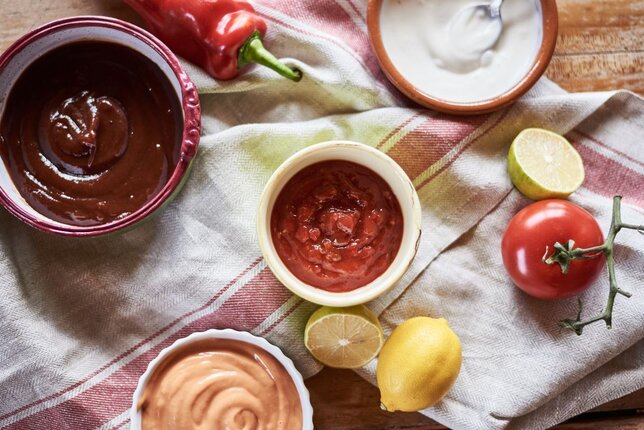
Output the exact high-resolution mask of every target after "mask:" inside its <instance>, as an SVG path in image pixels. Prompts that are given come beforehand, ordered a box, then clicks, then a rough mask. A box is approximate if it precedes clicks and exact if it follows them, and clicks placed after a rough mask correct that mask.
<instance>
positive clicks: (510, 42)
mask: <svg viewBox="0 0 644 430" xmlns="http://www.w3.org/2000/svg"><path fill="white" fill-rule="evenodd" d="M480 3H481V0H383V2H382V8H381V12H380V32H381V35H382V41H383V44H384V47H385V50H386V51H387V55H388V56H389V58H390V59H391V62H392V63H393V65H394V66H395V67H396V69H397V70H398V72H399V73H400V74H401V75H403V77H404V78H405V79H406V80H407V81H409V83H411V84H412V85H413V86H414V87H416V88H417V89H419V90H420V91H422V92H424V93H425V94H427V95H428V96H431V97H434V98H438V99H442V100H445V101H450V102H455V103H472V102H478V101H482V100H487V99H490V98H493V97H496V96H498V95H500V94H502V93H504V92H506V91H508V90H509V89H511V88H512V87H514V86H515V85H516V84H517V83H518V82H519V81H520V80H521V79H522V78H523V77H524V76H525V74H526V73H527V72H528V70H529V69H530V67H531V66H532V63H533V62H534V59H535V57H536V54H537V52H538V50H539V46H540V45H541V40H542V37H543V30H542V25H541V22H542V18H541V5H540V3H539V1H538V0H505V1H504V2H503V6H502V7H501V16H502V18H503V30H502V31H501V36H500V37H499V40H498V41H497V43H496V44H495V45H494V46H493V47H492V48H491V49H489V50H487V51H484V52H480V51H479V52H477V45H478V44H480V43H479V42H480V39H482V37H483V36H482V33H481V32H484V31H487V29H486V24H487V22H486V21H485V20H486V19H487V18H485V17H482V16H479V15H478V14H474V15H473V16H472V17H471V18H472V19H468V20H466V21H463V20H462V19H461V18H462V16H463V15H462V14H461V15H460V17H459V12H460V11H461V10H462V9H463V8H466V7H468V6H472V5H476V4H480ZM455 20H456V21H458V22H456V21H455ZM455 25H458V26H459V28H462V31H461V30H459V31H457V32H454V31H453V26H455ZM450 30H452V31H450ZM450 33H451V34H455V33H456V34H458V33H462V36H461V37H459V39H458V40H453V37H450Z"/></svg>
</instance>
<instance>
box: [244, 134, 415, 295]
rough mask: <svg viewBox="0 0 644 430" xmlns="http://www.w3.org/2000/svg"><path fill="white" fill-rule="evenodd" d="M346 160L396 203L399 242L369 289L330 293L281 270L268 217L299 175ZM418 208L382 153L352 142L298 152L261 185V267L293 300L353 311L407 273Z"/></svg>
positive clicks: (403, 175)
mask: <svg viewBox="0 0 644 430" xmlns="http://www.w3.org/2000/svg"><path fill="white" fill-rule="evenodd" d="M327 160H345V161H351V162H354V163H357V164H361V165H363V166H365V167H367V168H369V169H371V170H373V171H374V172H375V173H377V174H378V175H379V176H380V177H382V178H383V179H384V180H385V182H387V183H388V184H389V186H390V187H391V189H392V191H393V192H394V194H395V195H396V197H397V198H398V202H399V203H400V208H401V209H402V215H403V222H404V227H403V237H402V243H401V244H400V249H399V250H398V254H397V255H396V258H395V259H394V261H393V262H392V263H391V265H390V266H389V268H388V269H387V270H386V271H385V272H384V273H383V274H382V275H380V276H379V277H377V278H376V279H374V280H373V281H372V282H370V283H369V284H367V285H365V286H363V287H360V288H357V289H355V290H353V291H348V292H343V293H333V292H329V291H325V290H323V289H320V288H316V287H314V286H312V285H309V284H307V283H305V282H302V281H301V280H300V279H298V278H297V277H296V276H295V275H293V273H291V271H290V270H288V268H287V267H286V266H285V265H284V263H283V262H282V259H281V258H280V257H279V255H278V254H277V251H276V250H275V245H274V244H273V239H272V235H271V213H272V212H273V205H274V204H275V200H276V199H277V196H278V195H279V193H280V191H281V190H282V188H283V187H284V186H285V185H286V183H287V182H288V181H289V180H290V179H291V178H292V177H293V176H294V175H295V174H296V173H297V172H299V171H300V170H302V169H303V168H305V167H307V166H310V165H311V164H315V163H318V162H321V161H327ZM420 230H421V208H420V201H419V200H418V194H417V193H416V189H415V188H414V185H413V184H412V182H411V180H410V179H409V177H408V176H407V174H406V173H405V172H404V170H403V169H402V168H401V167H400V166H399V165H398V164H397V163H396V162H395V161H394V160H392V159H391V158H390V157H389V156H387V155H386V154H384V153H383V152H381V151H379V150H377V149H375V148H373V147H371V146H368V145H365V144H363V143H357V142H351V141H341V140H338V141H330V142H323V143H318V144H316V145H312V146H309V147H307V148H305V149H302V150H301V151H299V152H296V153H295V154H293V155H292V156H291V157H290V158H288V159H287V160H286V161H285V162H284V163H282V165H281V166H280V167H278V168H277V170H276V171H275V172H274V173H273V175H272V176H271V178H270V179H269V180H268V182H267V183H266V186H265V187H264V191H263V192H262V196H261V198H260V202H259V208H258V210H257V236H258V239H259V246H260V248H261V250H262V254H264V259H265V260H266V263H267V264H268V266H269V267H270V268H271V270H272V271H273V274H274V275H275V276H276V277H277V279H279V281H280V282H281V283H282V284H284V285H285V286H286V287H287V288H288V289H289V290H291V291H292V292H294V293H295V294H297V295H298V296H300V297H302V298H304V299H306V300H308V301H311V302H313V303H317V304H320V305H327V306H353V305H357V304H360V303H365V302H368V301H370V300H373V299H374V298H376V297H377V296H379V295H380V294H382V293H384V292H386V291H387V290H389V289H390V288H391V287H393V286H394V285H395V284H396V282H398V280H400V278H401V277H402V276H403V274H404V273H405V272H406V271H407V269H408V268H409V265H410V264H411V262H412V260H413V259H414V256H415V255H416V250H417V249H418V242H419V240H420Z"/></svg>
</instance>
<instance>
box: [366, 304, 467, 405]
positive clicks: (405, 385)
mask: <svg viewBox="0 0 644 430" xmlns="http://www.w3.org/2000/svg"><path fill="white" fill-rule="evenodd" d="M461 359H462V356H461V342H460V341H459V339H458V336H456V334H455V333H454V332H453V331H452V330H451V329H450V328H449V326H448V325H447V321H446V320H445V319H444V318H438V319H436V318H429V317H415V318H411V319H409V320H407V321H405V322H404V323H402V324H401V325H399V326H398V327H396V329H395V330H394V331H393V332H392V333H391V336H389V339H387V341H386V342H385V345H384V346H383V347H382V350H381V351H380V357H379V358H378V368H377V371H376V378H377V380H378V387H379V388H380V401H381V403H382V407H383V408H385V409H386V410H388V411H389V412H394V411H419V410H421V409H425V408H427V407H429V406H432V405H434V404H435V403H436V402H438V401H439V400H440V399H442V398H443V396H445V394H447V392H448V391H449V389H450V388H452V385H454V382H455V381H456V377H457V376H458V373H459V371H460V370H461Z"/></svg>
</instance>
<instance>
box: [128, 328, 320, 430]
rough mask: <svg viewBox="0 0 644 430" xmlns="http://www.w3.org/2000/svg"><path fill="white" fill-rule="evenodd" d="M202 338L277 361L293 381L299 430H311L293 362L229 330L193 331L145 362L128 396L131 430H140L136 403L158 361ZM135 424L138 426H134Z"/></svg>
mask: <svg viewBox="0 0 644 430" xmlns="http://www.w3.org/2000/svg"><path fill="white" fill-rule="evenodd" d="M206 339H230V340H238V341H241V342H246V343H250V344H252V345H255V346H257V347H260V348H262V349H263V350H265V351H266V352H268V353H269V354H271V355H272V356H273V357H274V358H275V359H276V360H277V361H279V362H280V364H281V365H282V366H284V368H285V369H286V371H287V372H288V374H289V376H290V377H291V379H292V380H293V383H294V384H295V388H296V389H297V393H298V395H299V398H300V404H301V406H302V430H312V429H313V406H312V405H311V398H310V395H309V390H308V389H307V388H306V385H305V384H304V378H303V377H302V374H301V373H300V372H299V370H297V367H295V364H294V363H293V360H291V359H290V358H289V357H287V356H286V354H284V353H283V352H282V350H281V349H280V348H279V347H277V346H275V345H273V344H272V343H270V342H269V341H267V340H266V339H264V338H263V337H259V336H255V335H253V334H251V333H249V332H246V331H238V330H234V329H230V328H226V329H214V328H213V329H209V330H206V331H201V332H195V333H192V334H190V335H188V336H186V337H183V338H181V339H177V340H176V341H174V342H173V343H172V345H170V346H168V347H166V348H164V349H163V350H161V352H159V355H157V356H156V357H155V358H154V359H152V360H151V361H150V362H149V363H148V366H147V368H146V369H145V372H143V374H142V375H141V376H140V377H139V381H138V383H137V386H136V389H135V390H134V393H133V394H132V406H131V408H130V424H131V428H132V429H133V430H139V429H140V428H141V425H140V419H139V413H138V410H137V403H138V401H139V398H140V397H141V394H142V392H143V388H144V387H145V384H146V383H147V381H148V379H149V378H150V376H151V375H152V374H153V373H154V371H155V369H156V367H157V366H158V365H159V363H161V361H163V360H164V359H165V358H166V357H167V356H168V355H170V354H171V353H172V352H174V351H176V350H177V349H180V348H183V347H184V346H186V345H189V344H190V343H192V342H196V341H200V340H206ZM136 424H138V426H137V425H136Z"/></svg>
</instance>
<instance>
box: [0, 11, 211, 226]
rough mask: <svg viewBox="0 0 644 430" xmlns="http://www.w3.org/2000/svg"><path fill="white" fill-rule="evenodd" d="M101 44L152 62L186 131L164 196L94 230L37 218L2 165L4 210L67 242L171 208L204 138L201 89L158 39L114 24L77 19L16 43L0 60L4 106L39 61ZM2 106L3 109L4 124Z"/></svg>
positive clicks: (0, 199)
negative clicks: (67, 48) (76, 45)
mask: <svg viewBox="0 0 644 430" xmlns="http://www.w3.org/2000/svg"><path fill="white" fill-rule="evenodd" d="M81 40H83V41H86V40H100V41H107V42H114V43H118V44H121V45H125V46H127V47H129V48H131V49H133V50H135V51H137V52H138V53H140V54H141V55H143V56H145V57H147V58H148V59H150V60H151V61H152V62H154V63H155V64H156V65H157V66H158V67H159V69H160V70H161V72H162V74H163V75H164V76H166V77H167V79H168V82H169V83H170V87H171V88H172V89H173V90H174V93H175V94H172V95H171V96H175V97H176V98H177V100H178V101H179V104H180V105H181V107H182V112H181V115H178V118H180V119H179V120H180V121H181V122H182V123H181V124H177V127H178V128H179V129H180V130H183V134H182V137H181V142H177V145H180V156H179V161H178V163H177V165H176V166H175V167H174V171H173V173H172V175H171V176H170V179H169V180H168V182H167V183H166V184H165V186H164V187H163V188H162V190H161V191H160V192H159V193H158V194H157V195H156V196H154V197H153V198H152V199H151V200H150V201H148V202H147V203H146V204H145V205H144V206H143V207H141V208H140V209H138V210H137V211H135V212H133V213H131V214H130V215H127V216H125V217H123V218H121V219H119V220H116V221H112V222H109V223H106V224H101V225H95V226H90V227H81V226H74V225H69V224H63V223H60V222H57V221H54V220H52V219H49V218H48V217H46V216H45V215H43V214H41V213H39V212H37V211H36V210H35V209H33V208H32V207H31V206H29V204H28V203H27V202H26V201H25V199H24V198H23V197H22V196H21V195H20V192H19V191H18V190H17V188H16V186H15V185H14V183H13V181H12V180H11V176H10V175H9V173H8V171H7V167H6V166H5V163H4V162H3V161H0V205H2V206H4V207H5V208H6V209H7V210H8V211H9V212H10V213H12V214H13V215H14V216H16V217H17V218H18V219H20V220H22V221H24V222H25V223H27V224H29V225H30V226H32V227H35V228H37V229H40V230H43V231H46V232H50V233H56V234H60V235H65V236H98V235H103V234H107V233H114V232H116V231H122V230H123V229H126V228H129V227H132V226H134V225H135V224H137V223H139V222H140V221H143V220H144V219H146V218H148V217H149V216H150V215H152V214H153V213H154V212H156V211H157V210H158V209H160V208H161V207H162V206H163V205H164V204H165V203H167V202H168V201H169V200H170V199H171V198H172V197H173V196H174V195H175V194H176V193H177V192H178V191H179V189H180V188H181V185H182V184H183V182H184V181H185V179H186V178H187V174H188V171H189V169H190V165H191V162H192V160H193V158H194V156H195V154H196V152H197V146H198V145H199V138H200V136H201V108H200V105H199V96H198V94H197V89H196V87H195V85H194V84H193V83H192V81H191V80H190V78H188V75H187V74H186V73H185V71H184V70H183V69H182V68H181V65H180V64H179V61H178V60H177V58H176V57H175V56H174V54H173V53H172V52H171V51H170V49H169V48H168V47H167V46H165V45H164V44H163V42H161V41H160V40H158V39H157V38H156V37H154V36H153V35H151V34H150V33H148V32H147V31H145V30H143V29H141V28H139V27H137V26H135V25H133V24H130V23H127V22H125V21H121V20H118V19H113V18H106V17H99V16H79V17H73V18H66V19H62V20H59V21H53V22H50V23H48V24H45V25H44V26H42V27H40V28H37V29H35V30H33V31H31V32H29V33H27V34H26V35H24V36H23V37H21V38H20V39H19V40H18V41H16V42H15V43H14V44H13V45H11V46H10V47H9V49H7V50H6V51H5V52H4V53H3V54H2V55H0V100H4V99H6V97H7V96H8V95H9V92H10V91H11V88H12V87H13V84H14V83H15V82H16V80H17V79H18V77H19V76H20V75H21V73H22V72H23V71H24V70H25V69H26V68H27V66H29V64H31V63H32V62H33V61H34V60H35V59H36V58H38V57H40V56H42V55H43V54H45V53H46V52H49V51H51V50H53V49H55V48H58V47H60V46H62V45H66V44H69V43H73V42H77V41H81ZM3 111H4V103H3V104H1V105H0V119H1V118H2V115H3V113H4V112H3Z"/></svg>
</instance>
